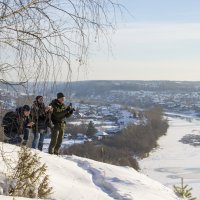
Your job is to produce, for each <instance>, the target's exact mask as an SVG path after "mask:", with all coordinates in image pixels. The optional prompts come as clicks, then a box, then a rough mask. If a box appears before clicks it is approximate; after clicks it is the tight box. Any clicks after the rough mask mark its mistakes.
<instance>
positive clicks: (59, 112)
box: [49, 93, 74, 155]
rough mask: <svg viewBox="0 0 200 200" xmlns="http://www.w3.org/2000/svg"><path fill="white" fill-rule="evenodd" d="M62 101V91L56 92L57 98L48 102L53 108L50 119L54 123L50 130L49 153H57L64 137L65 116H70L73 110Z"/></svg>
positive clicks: (63, 97)
mask: <svg viewBox="0 0 200 200" xmlns="http://www.w3.org/2000/svg"><path fill="white" fill-rule="evenodd" d="M64 101H65V96H64V95H63V93H58V94H57V99H55V100H53V101H52V102H51V104H50V105H51V106H52V108H53V112H52V115H51V121H52V122H53V125H54V126H53V128H52V130H51V142H50V145H49V153H50V154H56V155H58V153H59V149H60V147H61V144H62V140H63V137H64V129H65V118H68V117H70V116H71V115H72V114H73V111H74V109H73V108H72V106H67V107H66V106H65V104H64Z"/></svg>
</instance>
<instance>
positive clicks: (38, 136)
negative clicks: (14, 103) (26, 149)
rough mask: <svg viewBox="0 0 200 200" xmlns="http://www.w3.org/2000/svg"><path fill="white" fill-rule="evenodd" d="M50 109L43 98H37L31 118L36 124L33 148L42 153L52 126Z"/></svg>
mask: <svg viewBox="0 0 200 200" xmlns="http://www.w3.org/2000/svg"><path fill="white" fill-rule="evenodd" d="M50 109H51V108H50V107H49V106H48V107H45V104H44V103H43V96H37V97H36V99H35V101H34V102H33V105H32V107H31V117H32V120H33V122H34V126H33V134H34V138H33V142H32V148H34V149H39V150H40V151H42V149H43V142H44V138H45V135H46V133H47V127H48V126H49V125H50V113H49V112H50Z"/></svg>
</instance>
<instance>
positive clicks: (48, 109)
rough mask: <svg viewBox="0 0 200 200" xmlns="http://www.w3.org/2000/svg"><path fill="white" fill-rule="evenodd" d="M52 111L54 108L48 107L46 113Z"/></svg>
mask: <svg viewBox="0 0 200 200" xmlns="http://www.w3.org/2000/svg"><path fill="white" fill-rule="evenodd" d="M51 110H53V108H52V106H47V107H46V108H45V112H48V111H51Z"/></svg>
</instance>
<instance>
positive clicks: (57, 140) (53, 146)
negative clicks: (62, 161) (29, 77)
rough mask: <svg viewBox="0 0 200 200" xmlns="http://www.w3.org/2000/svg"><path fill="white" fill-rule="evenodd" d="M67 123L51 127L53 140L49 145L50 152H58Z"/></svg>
mask: <svg viewBox="0 0 200 200" xmlns="http://www.w3.org/2000/svg"><path fill="white" fill-rule="evenodd" d="M64 129H65V124H64V123H61V124H55V125H54V127H53V128H52V129H51V142H50V145H49V153H50V154H58V153H59V149H60V147H61V144H62V140H63V137H64Z"/></svg>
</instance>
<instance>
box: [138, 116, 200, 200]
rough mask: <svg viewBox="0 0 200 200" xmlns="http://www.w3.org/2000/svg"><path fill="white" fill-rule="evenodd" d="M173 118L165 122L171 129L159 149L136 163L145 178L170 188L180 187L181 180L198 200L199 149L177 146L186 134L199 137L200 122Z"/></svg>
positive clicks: (161, 139) (162, 139) (199, 182)
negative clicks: (146, 176)
mask: <svg viewBox="0 0 200 200" xmlns="http://www.w3.org/2000/svg"><path fill="white" fill-rule="evenodd" d="M175 116H176V115H175ZM175 116H174V117H169V118H168V119H169V120H170V122H169V123H170V127H169V129H168V132H167V135H166V136H163V137H161V138H160V140H159V142H158V143H159V145H160V147H159V148H158V149H156V150H155V151H153V152H152V153H151V155H150V157H148V158H145V159H143V160H141V161H140V162H139V163H140V166H141V168H142V172H143V173H144V174H146V175H148V176H149V177H151V178H154V179H155V180H157V181H159V182H161V183H163V184H164V185H166V186H168V187H170V188H172V187H173V185H180V181H181V177H183V178H184V181H185V183H186V184H188V185H189V186H190V187H193V192H192V193H193V196H195V197H197V198H198V199H200V147H199V146H198V147H194V146H191V145H189V144H183V143H181V142H179V140H180V139H181V138H182V137H183V136H185V135H187V134H194V133H195V134H199V131H200V120H199V119H198V118H193V117H190V116H189V117H187V118H185V116H184V115H181V116H180V118H177V116H176V117H175Z"/></svg>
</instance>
